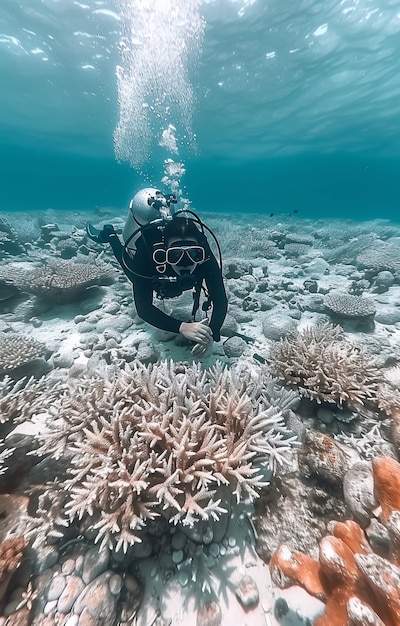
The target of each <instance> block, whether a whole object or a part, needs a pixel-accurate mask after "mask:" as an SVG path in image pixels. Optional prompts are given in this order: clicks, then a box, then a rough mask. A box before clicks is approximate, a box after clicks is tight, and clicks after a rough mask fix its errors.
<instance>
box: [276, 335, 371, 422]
mask: <svg viewBox="0 0 400 626" xmlns="http://www.w3.org/2000/svg"><path fill="white" fill-rule="evenodd" d="M269 364H270V368H271V371H272V374H273V375H275V376H278V377H279V378H281V379H283V380H285V381H286V382H287V383H289V384H291V385H294V386H296V387H297V388H298V390H299V392H300V393H301V394H302V395H303V396H305V397H307V398H312V399H314V400H316V401H317V402H319V403H321V402H331V403H335V404H337V405H338V406H343V405H347V406H349V407H351V408H354V409H356V410H360V409H361V408H362V407H363V406H364V405H365V403H367V402H369V401H374V402H375V401H376V396H377V390H378V386H379V382H380V380H381V374H380V371H379V370H378V369H377V368H376V367H375V366H374V365H373V364H371V362H370V358H369V357H368V356H367V355H365V354H363V352H362V351H361V350H360V349H359V348H358V347H356V346H355V345H353V344H352V343H350V342H349V341H347V340H346V339H345V338H344V333H343V332H342V330H341V329H340V327H338V326H333V325H332V324H329V323H324V324H320V325H318V326H314V327H308V328H305V329H304V330H301V331H295V332H293V333H290V334H289V335H288V336H287V337H285V338H283V339H281V340H280V341H279V342H276V343H275V344H273V345H272V346H271V349H270V353H269Z"/></svg>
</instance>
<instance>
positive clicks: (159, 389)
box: [40, 362, 294, 550]
mask: <svg viewBox="0 0 400 626" xmlns="http://www.w3.org/2000/svg"><path fill="white" fill-rule="evenodd" d="M242 385H243V388H242V387H240V386H239V385H238V384H237V380H236V379H235V376H234V374H233V373H231V372H230V371H229V370H227V369H223V368H221V367H219V366H217V367H216V368H215V369H214V370H211V371H210V370H202V369H201V367H200V366H199V365H191V366H190V365H185V364H174V363H172V362H170V363H167V362H163V363H161V364H160V365H154V366H147V367H145V366H143V365H141V364H140V363H136V364H135V365H134V367H133V370H132V371H129V372H128V371H127V372H123V371H121V373H120V374H119V375H117V376H116V378H115V380H114V381H113V382H110V381H106V380H103V379H90V380H89V379H88V380H82V381H80V382H79V384H77V385H76V384H75V385H74V383H73V382H72V381H70V382H68V383H67V384H66V386H65V387H64V389H63V390H61V388H60V389H59V390H58V391H59V393H60V395H59V397H58V398H57V399H56V401H55V402H54V403H53V410H52V413H53V415H52V416H51V419H49V421H48V430H47V432H46V433H42V436H43V438H44V441H43V445H42V447H41V450H40V453H41V454H47V455H48V454H50V455H52V456H53V457H54V458H59V459H60V460H61V461H64V462H65V461H66V460H67V461H68V462H69V463H70V464H71V470H70V475H69V477H68V480H67V481H66V482H65V489H66V493H65V503H64V512H65V515H66V516H67V517H68V518H69V519H70V520H71V521H72V520H73V519H78V520H79V519H84V520H85V524H86V525H88V526H89V528H91V529H92V530H93V531H95V532H96V535H97V536H96V541H98V542H101V544H102V545H108V546H110V547H113V548H115V549H116V550H119V549H120V548H123V549H124V550H126V549H127V548H128V547H129V545H132V544H133V543H135V542H137V541H140V540H141V539H140V530H141V529H142V528H143V527H144V526H145V525H146V523H147V522H148V521H149V520H152V519H154V518H156V517H157V516H161V515H162V516H163V517H165V518H166V519H167V520H168V521H169V523H171V524H177V523H181V524H182V525H188V526H193V525H194V524H195V523H196V522H197V521H198V520H218V519H219V518H220V516H221V514H222V513H223V512H224V511H225V510H226V506H225V505H224V501H223V496H222V495H221V494H222V493H224V494H226V492H227V490H228V492H229V493H231V494H233V495H234V496H235V497H236V500H237V502H240V501H252V500H253V499H254V498H256V497H257V496H258V492H259V490H260V488H261V487H263V486H265V485H267V484H268V476H269V475H270V471H274V470H275V469H276V468H277V467H278V466H279V465H281V464H283V463H285V461H287V460H289V459H290V457H291V445H292V443H293V439H294V438H293V437H290V435H289V432H288V431H287V430H286V428H285V426H284V422H283V418H282V415H281V411H280V410H279V409H278V408H276V407H272V406H270V405H268V404H267V403H266V402H265V400H264V399H263V398H262V396H260V395H258V394H256V395H253V396H252V395H249V394H247V393H246V391H245V390H244V389H245V386H246V381H243V382H242Z"/></svg>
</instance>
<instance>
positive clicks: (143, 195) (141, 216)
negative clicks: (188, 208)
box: [129, 187, 177, 226]
mask: <svg viewBox="0 0 400 626" xmlns="http://www.w3.org/2000/svg"><path fill="white" fill-rule="evenodd" d="M176 202H177V200H176V197H175V196H174V195H173V194H167V195H165V194H163V193H162V191H159V190H158V189H155V188H153V187H146V188H145V189H141V190H140V191H138V192H137V193H136V194H135V195H134V196H133V198H132V200H131V201H130V204H129V209H130V212H131V214H132V217H133V219H134V220H135V222H136V223H137V224H139V226H144V225H145V224H148V223H149V222H151V221H153V220H156V219H160V218H164V219H168V218H171V211H170V205H171V204H176Z"/></svg>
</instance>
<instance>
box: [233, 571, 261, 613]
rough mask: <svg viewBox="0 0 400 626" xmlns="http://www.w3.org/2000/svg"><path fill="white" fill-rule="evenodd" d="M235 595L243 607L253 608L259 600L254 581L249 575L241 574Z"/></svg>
mask: <svg viewBox="0 0 400 626" xmlns="http://www.w3.org/2000/svg"><path fill="white" fill-rule="evenodd" d="M235 595H236V597H237V599H238V600H239V602H240V604H241V605H242V607H243V608H244V609H253V608H254V607H256V606H257V604H258V603H259V601H260V594H259V593H258V588H257V585H256V582H255V580H254V579H253V578H252V577H251V576H243V578H242V579H241V580H240V582H239V585H238V587H237V589H236V591H235Z"/></svg>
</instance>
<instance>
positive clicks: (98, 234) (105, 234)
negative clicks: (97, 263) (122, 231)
mask: <svg viewBox="0 0 400 626" xmlns="http://www.w3.org/2000/svg"><path fill="white" fill-rule="evenodd" d="M86 232H87V235H88V237H89V238H90V239H91V240H92V241H95V242H96V243H108V242H109V241H110V235H115V230H114V226H113V225H112V224H105V225H104V226H103V228H102V229H101V230H99V229H98V228H95V227H94V226H93V225H92V224H89V222H88V223H87V224H86Z"/></svg>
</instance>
